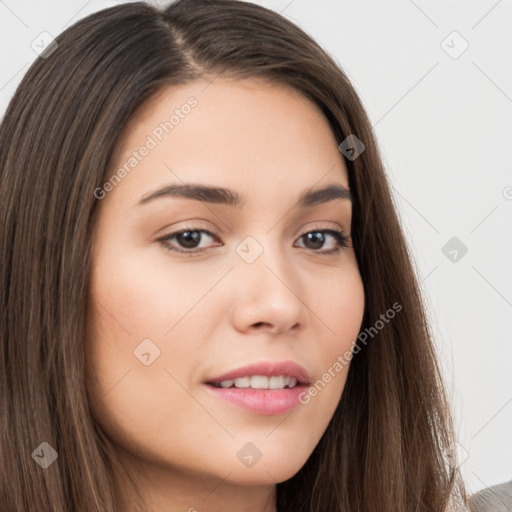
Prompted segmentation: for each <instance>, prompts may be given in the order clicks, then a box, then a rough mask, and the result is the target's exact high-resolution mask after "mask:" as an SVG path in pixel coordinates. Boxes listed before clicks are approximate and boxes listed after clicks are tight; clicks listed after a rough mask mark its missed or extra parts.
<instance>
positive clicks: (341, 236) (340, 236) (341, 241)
mask: <svg viewBox="0 0 512 512" xmlns="http://www.w3.org/2000/svg"><path fill="white" fill-rule="evenodd" d="M186 232H199V233H206V234H207V235H209V236H211V237H212V238H217V237H216V235H214V234H213V233H211V232H210V231H208V230H207V229H195V228H185V229H181V230H180V231H174V232H172V233H169V234H168V235H165V236H163V237H161V238H159V239H157V242H159V243H160V244H161V245H162V246H163V247H164V249H165V250H167V251H171V252H176V253H180V254H186V255H188V256H193V255H195V254H200V253H204V252H206V251H208V248H202V249H190V250H184V249H178V248H176V247H171V246H170V245H169V243H168V241H169V240H170V239H172V238H174V237H175V236H177V235H180V234H182V233H186ZM310 233H328V234H330V235H331V236H333V237H334V238H335V239H336V241H337V242H338V246H337V247H336V248H334V249H329V250H327V251H320V250H315V249H311V251H312V252H314V253H319V254H322V255H325V256H335V255H337V254H338V253H339V252H340V251H341V249H342V248H343V247H350V245H349V244H348V240H349V237H348V236H346V235H345V233H344V232H343V231H341V230H340V231H338V230H336V229H313V230H311V231H306V232H305V233H303V234H302V235H300V236H299V239H301V238H303V237H305V236H306V235H308V234H310Z"/></svg>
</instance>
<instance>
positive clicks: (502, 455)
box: [0, 0, 512, 492]
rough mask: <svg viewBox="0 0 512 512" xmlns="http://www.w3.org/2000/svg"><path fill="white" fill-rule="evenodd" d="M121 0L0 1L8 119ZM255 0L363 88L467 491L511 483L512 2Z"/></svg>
mask: <svg viewBox="0 0 512 512" xmlns="http://www.w3.org/2000/svg"><path fill="white" fill-rule="evenodd" d="M116 3H122V2H113V1H109V2H107V1H100V0H91V1H89V2H87V0H46V1H45V2H38V1H35V0H23V1H20V0H0V37H1V39H0V51H1V54H0V69H1V71H0V115H2V116H3V112H4V111H5V109H6V107H7V103H8V102H9V100H10V98H11V96H12V95H13V94H14V91H15V89H16V87H17V85H18V83H19V81H20V80H21V78H22V76H23V74H24V73H25V72H26V71H27V69H28V66H29V65H30V64H31V63H32V61H33V60H34V59H35V57H36V54H35V52H34V51H33V50H32V48H31V43H32V41H34V40H35V39H36V37H37V36H38V35H39V34H40V33H41V32H43V31H46V32H49V33H50V34H51V35H53V36H56V35H57V34H59V33H60V32H61V31H62V30H64V29H65V28H67V27H69V26H70V25H71V24H72V23H74V22H75V21H77V20H78V19H80V18H82V17H84V16H87V15H88V14H90V13H92V12H94V11H97V10H100V9H102V8H104V7H110V6H112V5H115V4H116ZM160 3H162V2H160ZM255 3H258V4H260V5H263V6H265V7H269V8H271V9H274V10H276V11H278V12H281V13H282V14H283V15H284V16H286V17H287V18H289V19H290V20H292V21H293V22H295V23H296V24H298V25H299V26H300V27H302V28H303V29H305V30H306V31H307V32H308V33H309V34H310V35H311V36H313V38H315V39H316V40H317V41H318V42H319V43H320V44H321V45H322V46H323V47H324V48H325V49H326V50H327V51H328V52H329V53H330V54H331V55H332V56H333V57H334V58H335V59H336V60H337V61H338V63H339V64H340V66H341V67H342V68H343V70H344V71H345V73H346V74H347V75H348V76H349V78H350V79H351V81H352V83H353V85H354V87H355V88H356V90H357V92H358V93H359V95H360V96H361V98H362V100H363V103H364V105H365V107H366V109H367V111H368V113H369V116H370V119H371V120H372V124H373V125H374V127H375V130H376V133H377V137H378V139H379V144H380V147H381V150H382V154H383V157H384V160H385V162H384V163H385V166H386V169H387V172H388V176H389V179H390V181H391V184H392V186H393V193H394V198H395V201H396V205H397V208H398V209H399V213H400V217H401V219H402V223H403V226H404V229H405V230H406V234H407V237H408V240H409V243H410V246H411V248H412V251H413V253H414V255H415V265H416V267H417V272H418V276H419V278H420V280H421V282H422V287H423V290H424V294H425V298H426V301H427V305H428V308H429V315H430V317H431V322H432V325H433V331H434V334H435V337H436V344H437V346H438V349H439V357H440V359H441V361H442V365H443V368H444V372H445V376H446V383H447V386H448V390H449V392H450V396H451V398H452V403H453V408H454V412H455V417H456V421H457V428H458V436H459V443H460V446H459V456H460V458H461V461H462V464H461V468H462V472H463V475H464V478H465V480H466V483H467V485H468V489H469V491H470V492H476V491H477V490H479V489H481V488H483V487H487V486H490V485H494V484H498V483H501V482H504V481H507V480H511V479H512V343H511V341H512V272H511V270H512V158H511V155H510V148H511V146H512V128H511V127H512V30H511V28H512V0H499V1H496V0H485V1H484V0H480V1H468V0H464V1H461V0H459V1H446V0H445V1H440V0H435V1H434V0H429V1H427V0H414V1H413V0H400V1H398V0H394V1H390V0H388V1H386V2H379V1H377V0H374V1H368V0H365V1H361V0H358V1H355V0H348V1H340V0H320V1H318V0H316V1H314V2H313V1H311V0H309V1H308V0H291V1H290V0H276V1H262V0H259V1H256V2H255ZM454 31H456V32H458V33H459V34H460V36H458V35H453V34H452V33H453V32H454ZM462 38H463V39H464V40H465V41H466V42H467V44H469V47H468V48H467V49H466V50H465V51H464V52H463V53H461V54H460V55H458V53H459V52H460V51H461V50H462V49H463V48H464V46H463V45H464V42H463V39H462ZM443 41H445V42H443ZM450 52H451V55H450ZM455 57H456V58H455ZM452 237H457V238H458V239H459V240H460V241H461V242H462V243H464V245H465V246H467V248H468V252H467V253H466V254H465V255H464V256H462V257H460V253H459V256H457V261H456V262H453V261H451V260H450V259H449V258H448V257H447V256H445V254H444V253H443V252H442V248H443V246H444V245H445V244H446V243H447V242H448V240H450V239H451V238H452ZM459 258H460V259H459Z"/></svg>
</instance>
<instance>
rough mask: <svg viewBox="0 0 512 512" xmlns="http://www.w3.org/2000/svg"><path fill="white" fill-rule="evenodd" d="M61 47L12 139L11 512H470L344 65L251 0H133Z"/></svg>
mask: <svg viewBox="0 0 512 512" xmlns="http://www.w3.org/2000/svg"><path fill="white" fill-rule="evenodd" d="M55 43H56V44H52V45H51V46H50V47H48V49H47V51H45V52H43V54H42V55H41V58H38V59H37V61H36V62H35V63H34V64H33V65H32V67H31V68H30V69H29V71H28V72H27V74H26V75H25V77H24V79H23V80H22V82H21V84H20V86H19V88H18V90H17V91H16V93H15V95H14V97H13V99H12V100H11V102H10V104H9V107H8V109H7V112H6V114H5V118H4V121H3V123H2V126H1V128H0V172H1V175H0V194H1V196H0V197H1V198H2V201H1V215H2V227H1V239H0V241H1V251H2V253H1V260H0V261H1V268H0V274H1V289H2V304H3V307H2V317H1V319H2V321H1V326H0V327H1V337H0V339H1V343H2V351H3V356H4V357H3V359H2V363H1V364H2V367H1V372H0V375H1V377H0V378H1V381H0V382H1V389H2V399H1V404H2V405H1V407H2V409H1V413H2V418H3V421H2V426H3V428H2V437H1V442H0V446H1V450H2V451H1V455H2V460H4V461H8V462H7V463H6V467H7V468H8V471H6V472H5V473H4V474H3V475H2V486H1V490H2V493H3V502H2V510H5V511H15V510H24V511H33V510H34V511H35V510H38V511H39V510H55V511H63V510H70V511H71V510H72V511H86V510H87V511H89V510H101V511H105V512H107V511H108V512H114V511H121V510H122V511H128V512H132V511H136V510H137V511H138V510H154V511H157V510H166V511H168V512H174V511H178V510H179V511H182V510H188V511H189V512H192V511H201V510H208V511H209V512H216V511H220V510H222V511H229V510H246V511H251V512H263V511H264V512H292V511H293V512H300V511H304V512H306V511H307V512H341V511H343V512H352V511H367V512H369V511H379V512H388V511H389V512H391V511H393V512H397V511H400V512H406V511H407V512H409V511H412V510H414V511H446V510H456V509H458V510H463V509H464V508H463V507H465V506H466V503H467V500H466V494H465V490H464V485H463V483H462V481H461V478H460V475H459V471H458V467H457V463H456V453H454V448H453V447H454V444H453V443H454V441H455V438H454V433H453V425H452V419H451V415H450V411H449V407H448V403H447V400H446V397H445V391H444V388H443V384H442V380H441V375H440V371H439V368H438V364H437V361H436V355H435V352H434V349H433V343H432V339H431V334H430V330H429V326H428V324H427V320H426V315H425V312H424V306H423V304H422V300H421V296H420V292H419V286H418V281H417V278H416V276H415V274H414V271H413V266H412V263H411V257H410V254H409V253H408V250H407V244H406V240H405V238H404V235H403V232H402V230H401V226H400V224H399V220H398V217H397V214H396V211H395V208H394V205H393V202H392V199H391V194H390V191H389V184H388V182H387V178H386V175H385V172H384V169H383V165H382V162H381V159H380V155H379V151H378V147H377V145H376V142H375V140H374V136H373V132H372V129H371V124H370V122H369V120H368V117H367V115H366V113H365V111H364V109H363V107H362V104H361V101H360V99H359V98H358V96H357V94H356V92H355V90H354V88H353V87H352V85H351V84H350V82H349V80H348V79H347V77H346V76H345V74H344V73H343V71H342V70H341V69H339V67H338V66H337V65H336V63H335V62H334V61H333V59H332V58H331V57H330V56H329V55H327V54H326V52H325V51H324V50H322V49H321V48H320V47H319V46H318V45H317V44H316V43H315V42H314V41H313V40H312V39H311V38H310V37H309V36H308V35H307V34H305V33H304V32H303V31H302V30H301V29H299V28H298V27H297V26H296V25H294V24H292V23H291V22H290V21H288V20H286V19H285V18H283V17H282V16H280V15H278V14H276V13H275V12H272V11H270V10H267V9H264V8H262V7H259V6H257V5H254V4H251V3H249V2H238V1H233V0H211V1H204V0H202V1H200V0H178V1H176V2H174V3H173V4H171V5H169V6H168V7H167V8H165V9H164V8H161V9H159V8H156V7H153V6H150V5H147V4H144V3H140V2H135V3H129V4H126V5H122V6H117V7H113V8H110V9H106V10H103V11H100V12H98V13H95V14H93V15H91V16H89V17H87V18H85V19H83V20H81V21H80V22H78V23H76V24H75V25H74V26H72V27H71V28H69V29H67V30H66V31H64V32H63V33H62V34H61V35H60V36H58V37H57V39H56V42H55ZM456 507H458V508H456Z"/></svg>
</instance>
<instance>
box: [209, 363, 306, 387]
mask: <svg viewBox="0 0 512 512" xmlns="http://www.w3.org/2000/svg"><path fill="white" fill-rule="evenodd" d="M253 375H262V376H266V377H279V376H281V375H283V376H285V377H294V378H295V379H297V383H298V384H299V385H309V383H310V380H311V378H310V376H309V374H308V372H307V371H306V369H305V368H304V367H302V366H300V365H299V364H297V363H294V362H293V361H279V362H272V361H265V362H261V363H254V364H250V365H248V366H244V367H241V368H237V369H235V370H232V371H229V372H227V373H225V374H223V375H219V376H218V377H213V378H211V379H208V380H207V381H206V382H205V383H206V384H212V385H213V384H220V383H221V382H222V381H225V380H235V379H239V378H242V377H251V376H253Z"/></svg>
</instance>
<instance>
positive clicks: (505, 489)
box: [469, 480, 512, 512]
mask: <svg viewBox="0 0 512 512" xmlns="http://www.w3.org/2000/svg"><path fill="white" fill-rule="evenodd" d="M469 507H470V510H471V512H510V511H511V510H512V480H511V481H510V482H505V483H503V484H499V485H493V486H492V487H486V488H485V489H482V490H481V491H478V492H477V493H475V494H473V495H472V496H470V498H469Z"/></svg>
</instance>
